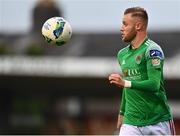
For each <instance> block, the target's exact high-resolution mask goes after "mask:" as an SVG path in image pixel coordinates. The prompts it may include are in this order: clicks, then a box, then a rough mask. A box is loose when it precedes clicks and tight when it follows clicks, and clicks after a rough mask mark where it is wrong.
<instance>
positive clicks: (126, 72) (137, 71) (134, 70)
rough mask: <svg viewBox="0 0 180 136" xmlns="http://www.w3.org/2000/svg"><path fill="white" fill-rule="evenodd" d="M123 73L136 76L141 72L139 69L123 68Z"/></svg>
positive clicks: (126, 75)
mask: <svg viewBox="0 0 180 136" xmlns="http://www.w3.org/2000/svg"><path fill="white" fill-rule="evenodd" d="M123 73H124V76H125V77H128V76H129V77H131V76H137V75H140V74H141V73H140V70H139V69H125V70H124V71H123Z"/></svg>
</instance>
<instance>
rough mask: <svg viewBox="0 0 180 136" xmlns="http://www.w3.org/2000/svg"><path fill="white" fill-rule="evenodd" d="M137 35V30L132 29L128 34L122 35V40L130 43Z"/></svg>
mask: <svg viewBox="0 0 180 136" xmlns="http://www.w3.org/2000/svg"><path fill="white" fill-rule="evenodd" d="M136 35H137V32H136V31H135V30H131V31H130V32H129V33H128V34H127V35H124V36H123V37H122V41H123V42H127V43H130V42H132V41H133V40H134V38H135V37H136Z"/></svg>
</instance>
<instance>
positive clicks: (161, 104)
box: [118, 38, 172, 126]
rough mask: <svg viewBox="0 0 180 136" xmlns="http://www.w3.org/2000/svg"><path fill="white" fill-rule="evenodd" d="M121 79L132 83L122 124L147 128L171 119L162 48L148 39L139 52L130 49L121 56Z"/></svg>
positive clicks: (124, 102) (125, 97)
mask: <svg viewBox="0 0 180 136" xmlns="http://www.w3.org/2000/svg"><path fill="white" fill-rule="evenodd" d="M118 61H119V64H120V67H121V71H122V76H123V78H124V79H125V80H129V81H131V87H129V88H124V89H123V92H122V101H121V106H120V114H121V115H123V123H125V124H131V125H135V126H146V125H152V124H156V123H159V122H162V121H167V120H170V119H171V118H172V115H171V112H170V108H169V106H168V104H167V98H166V92H165V89H164V83H163V80H164V77H163V63H164V54H163V51H162V49H161V47H160V46H159V45H157V44H156V43H155V42H153V41H152V40H150V39H148V38H146V39H145V40H144V42H143V43H142V44H141V45H140V46H139V48H137V49H132V46H131V45H128V46H127V47H125V48H123V49H121V50H120V51H119V52H118Z"/></svg>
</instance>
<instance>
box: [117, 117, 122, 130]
mask: <svg viewBox="0 0 180 136" xmlns="http://www.w3.org/2000/svg"><path fill="white" fill-rule="evenodd" d="M122 121H123V116H122V115H120V114H119V115H118V121H117V129H120V128H121V126H122Z"/></svg>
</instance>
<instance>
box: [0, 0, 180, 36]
mask: <svg viewBox="0 0 180 136" xmlns="http://www.w3.org/2000/svg"><path fill="white" fill-rule="evenodd" d="M36 2H37V0H0V32H5V33H11V32H12V33H14V32H15V33H16V32H17V33H26V32H28V31H29V30H30V28H31V25H32V21H31V15H32V9H33V7H34V6H35V4H36ZM57 6H58V7H59V8H61V9H62V10H63V13H64V16H65V19H66V20H68V21H69V22H70V24H71V26H72V29H73V31H76V32H119V28H120V25H121V21H122V16H123V12H124V10H125V9H126V8H128V7H132V6H142V7H144V8H145V9H146V10H147V12H148V14H149V28H148V29H149V30H150V31H156V30H158V31H159V30H161V31H167V30H168V31H173V30H180V0H57Z"/></svg>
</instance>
